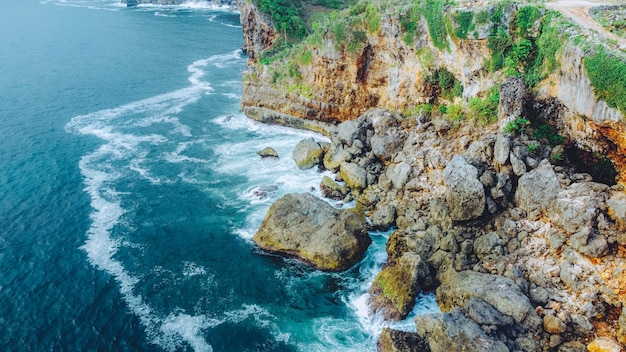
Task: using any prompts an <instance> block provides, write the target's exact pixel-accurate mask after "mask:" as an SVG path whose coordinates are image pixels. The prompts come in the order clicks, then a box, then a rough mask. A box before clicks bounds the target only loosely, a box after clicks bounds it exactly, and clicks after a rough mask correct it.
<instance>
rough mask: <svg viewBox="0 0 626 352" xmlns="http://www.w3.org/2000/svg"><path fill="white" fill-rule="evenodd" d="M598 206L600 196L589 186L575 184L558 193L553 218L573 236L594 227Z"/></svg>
mask: <svg viewBox="0 0 626 352" xmlns="http://www.w3.org/2000/svg"><path fill="white" fill-rule="evenodd" d="M598 205H599V204H598V196H597V195H596V194H595V192H594V191H593V190H592V189H590V187H589V186H588V185H587V184H583V183H575V184H572V185H571V186H570V187H569V188H568V189H565V190H562V191H561V192H559V193H558V195H557V198H556V203H555V207H554V208H553V212H554V216H553V217H554V219H555V222H556V223H557V224H559V226H561V227H562V228H563V229H565V230H566V231H567V232H568V233H570V234H573V233H576V232H578V231H581V230H583V229H585V228H590V227H592V226H593V223H592V222H593V220H594V219H595V218H596V216H597V212H598Z"/></svg>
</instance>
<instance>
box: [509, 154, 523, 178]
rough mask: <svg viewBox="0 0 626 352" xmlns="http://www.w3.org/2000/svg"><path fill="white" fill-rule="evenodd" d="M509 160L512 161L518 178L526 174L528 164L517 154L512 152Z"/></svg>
mask: <svg viewBox="0 0 626 352" xmlns="http://www.w3.org/2000/svg"><path fill="white" fill-rule="evenodd" d="M509 159H510V160H511V166H512V167H513V173H514V174H515V175H516V176H522V175H523V174H525V173H526V163H524V161H523V160H522V159H520V158H518V157H517V156H516V155H515V153H513V152H511V155H510V156H509Z"/></svg>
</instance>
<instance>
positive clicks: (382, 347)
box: [376, 328, 430, 352]
mask: <svg viewBox="0 0 626 352" xmlns="http://www.w3.org/2000/svg"><path fill="white" fill-rule="evenodd" d="M376 350H377V351H378V352H430V347H428V343H427V342H426V340H425V339H423V338H422V337H420V336H419V335H418V334H417V333H415V332H406V331H400V330H393V329H389V328H383V331H382V332H381V333H380V337H379V338H378V342H377V344H376Z"/></svg>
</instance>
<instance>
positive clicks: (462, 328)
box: [415, 309, 509, 352]
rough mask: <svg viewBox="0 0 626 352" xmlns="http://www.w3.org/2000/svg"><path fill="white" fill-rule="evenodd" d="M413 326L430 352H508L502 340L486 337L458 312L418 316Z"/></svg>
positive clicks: (479, 328)
mask: <svg viewBox="0 0 626 352" xmlns="http://www.w3.org/2000/svg"><path fill="white" fill-rule="evenodd" d="M415 324H416V325H417V333H418V335H420V336H421V337H422V338H424V339H425V340H426V341H428V345H429V347H430V350H431V351H432V352H451V351H465V352H485V351H489V352H509V349H508V347H507V346H506V345H505V344H504V343H503V342H502V341H499V340H497V339H495V338H493V337H491V336H489V335H487V333H486V332H485V331H484V330H483V329H481V327H480V325H478V324H477V323H475V322H474V321H473V320H471V319H470V318H468V317H467V316H465V314H463V312H462V311H461V310H460V309H454V310H452V311H451V312H449V313H441V314H431V315H422V316H418V317H417V318H416V319H415Z"/></svg>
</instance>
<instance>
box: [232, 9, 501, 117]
mask: <svg viewBox="0 0 626 352" xmlns="http://www.w3.org/2000/svg"><path fill="white" fill-rule="evenodd" d="M242 17H243V14H242ZM246 17H248V18H253V17H254V16H251V15H246ZM248 23H250V22H248ZM250 24H251V26H245V25H244V33H245V34H246V43H247V42H248V40H249V39H248V38H259V37H265V35H264V34H262V33H263V32H265V30H264V29H263V26H262V25H261V26H258V24H252V23H250ZM252 26H256V27H258V29H260V30H261V33H257V34H253V35H251V34H249V33H254V32H255V30H256V29H257V28H252ZM419 26H420V30H419V33H420V36H419V37H418V38H416V40H415V43H416V45H415V46H408V45H406V44H405V43H404V42H403V41H402V31H401V29H400V23H399V21H398V20H397V18H394V17H391V16H385V17H383V18H382V23H381V28H380V31H379V32H377V33H374V34H371V33H370V34H368V37H367V42H366V43H363V45H361V47H360V48H359V49H358V50H357V51H356V52H355V53H349V52H347V50H346V49H345V46H344V45H342V44H338V43H337V42H336V41H335V38H334V37H333V36H332V35H331V34H330V33H327V34H326V35H325V36H324V38H323V42H322V45H319V46H316V47H314V48H313V50H312V57H313V59H312V62H311V63H310V64H307V65H301V66H299V68H298V70H299V72H300V74H301V76H302V82H305V83H304V84H305V85H306V86H307V87H309V88H311V90H312V92H313V95H312V96H306V97H305V96H302V95H301V94H298V93H297V92H291V93H288V92H286V91H285V89H284V88H285V87H280V86H278V87H277V86H275V85H273V84H272V83H271V82H272V72H271V69H270V67H268V66H261V69H260V70H259V71H258V72H254V73H253V74H251V75H249V76H248V77H247V79H245V80H244V88H243V91H244V94H243V98H242V106H243V107H244V110H245V109H247V108H254V107H264V108H269V109H273V110H276V111H280V112H282V113H286V114H290V115H294V116H298V117H306V118H312V119H316V120H322V121H345V120H352V119H356V118H357V117H358V116H359V115H361V114H362V113H364V112H365V111H367V110H369V109H371V108H374V107H385V108H388V109H390V110H401V109H402V108H404V107H406V106H415V105H417V104H420V103H430V102H432V100H433V99H434V96H435V92H434V91H433V89H434V87H433V86H432V85H430V84H426V83H425V82H424V78H425V77H424V76H425V73H426V72H427V71H428V70H427V68H428V67H429V66H430V67H445V68H447V69H448V70H449V71H451V72H452V73H453V74H454V75H455V76H456V77H458V79H459V80H460V81H461V82H462V83H463V85H464V87H465V90H464V91H465V92H466V95H467V96H470V95H475V94H476V93H478V92H481V91H484V90H486V89H487V88H489V87H490V86H491V85H492V84H493V81H492V80H491V79H490V78H488V77H486V75H485V74H484V72H483V58H484V57H486V56H488V54H489V51H488V49H487V47H486V40H484V39H482V40H472V41H461V42H459V43H452V42H451V43H450V44H451V50H450V52H439V51H437V50H434V49H433V47H432V43H431V42H430V39H429V36H428V29H427V27H426V22H425V21H422V22H420V24H419ZM251 49H252V51H253V52H255V53H256V52H258V45H256V43H255V44H254V45H253V46H252V47H251V46H248V50H251ZM422 49H424V50H428V53H429V54H428V55H430V53H432V54H434V55H433V56H432V57H429V58H428V61H427V62H424V61H425V60H424V59H423V58H422V59H420V57H419V55H418V52H420V50H422ZM250 59H251V60H252V62H251V64H254V63H256V55H255V56H251V57H250ZM427 65H429V66H427Z"/></svg>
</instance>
